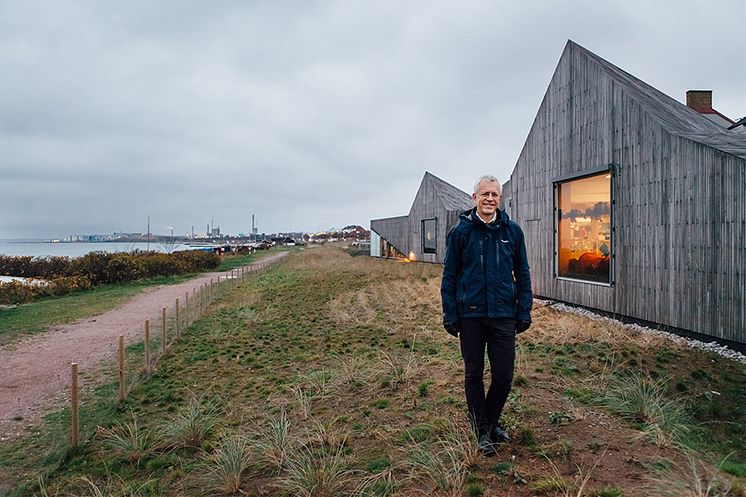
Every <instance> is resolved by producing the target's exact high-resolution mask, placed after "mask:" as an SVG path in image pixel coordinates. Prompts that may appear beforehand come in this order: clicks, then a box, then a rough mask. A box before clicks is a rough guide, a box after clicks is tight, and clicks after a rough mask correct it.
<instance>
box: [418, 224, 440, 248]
mask: <svg viewBox="0 0 746 497" xmlns="http://www.w3.org/2000/svg"><path fill="white" fill-rule="evenodd" d="M422 253H423V254H437V253H438V220H437V219H423V220H422Z"/></svg>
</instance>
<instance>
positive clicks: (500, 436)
mask: <svg viewBox="0 0 746 497" xmlns="http://www.w3.org/2000/svg"><path fill="white" fill-rule="evenodd" d="M490 440H491V441H492V443H495V444H509V443H510V442H512V441H513V439H512V438H510V435H508V432H507V431H505V430H503V429H502V428H501V427H500V426H497V425H495V426H493V427H492V429H491V430H490Z"/></svg>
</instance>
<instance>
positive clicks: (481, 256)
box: [479, 240, 484, 271]
mask: <svg viewBox="0 0 746 497" xmlns="http://www.w3.org/2000/svg"><path fill="white" fill-rule="evenodd" d="M479 262H480V264H482V271H484V240H479Z"/></svg>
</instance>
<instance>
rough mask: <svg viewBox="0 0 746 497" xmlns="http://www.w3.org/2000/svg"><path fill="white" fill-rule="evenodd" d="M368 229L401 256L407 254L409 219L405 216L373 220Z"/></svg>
mask: <svg viewBox="0 0 746 497" xmlns="http://www.w3.org/2000/svg"><path fill="white" fill-rule="evenodd" d="M370 229H371V230H373V231H375V232H376V233H378V234H379V235H380V237H381V238H383V239H384V240H386V241H388V242H389V243H390V244H392V245H393V246H394V247H395V248H396V249H397V250H398V251H399V252H401V253H402V254H405V255H406V254H408V253H409V233H408V230H409V218H408V217H407V216H397V217H389V218H385V219H373V220H372V221H371V222H370Z"/></svg>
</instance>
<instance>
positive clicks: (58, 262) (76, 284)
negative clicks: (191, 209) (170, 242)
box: [0, 250, 220, 304]
mask: <svg viewBox="0 0 746 497" xmlns="http://www.w3.org/2000/svg"><path fill="white" fill-rule="evenodd" d="M219 265H220V256H219V255H217V254H214V253H212V252H203V251H199V250H189V251H183V252H174V253H172V254H162V253H158V252H141V251H134V252H119V253H106V252H90V253H88V254H86V255H84V256H82V257H77V258H74V259H70V258H69V257H30V256H8V255H0V274H2V275H6V276H20V277H23V278H43V279H45V280H47V281H46V284H42V285H35V284H28V283H23V282H10V283H4V284H2V285H0V303H3V304H20V303H24V302H30V301H32V300H34V299H36V298H39V297H41V296H48V295H62V294H65V293H70V292H74V291H77V290H85V289H88V288H91V287H92V286H95V285H99V284H101V283H126V282H129V281H135V280H138V279H141V278H152V277H155V276H173V275H176V274H186V273H196V272H200V271H206V270H209V269H215V268H217V267H218V266H219Z"/></svg>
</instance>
